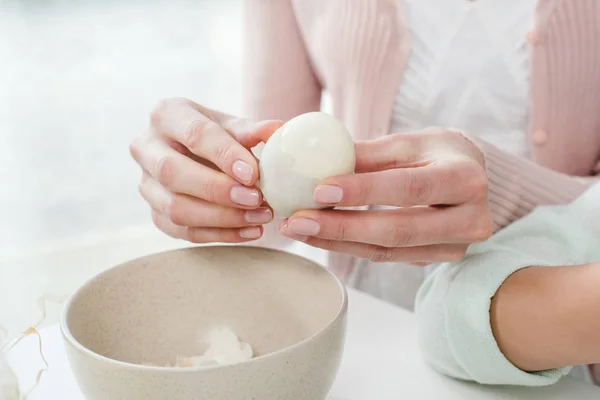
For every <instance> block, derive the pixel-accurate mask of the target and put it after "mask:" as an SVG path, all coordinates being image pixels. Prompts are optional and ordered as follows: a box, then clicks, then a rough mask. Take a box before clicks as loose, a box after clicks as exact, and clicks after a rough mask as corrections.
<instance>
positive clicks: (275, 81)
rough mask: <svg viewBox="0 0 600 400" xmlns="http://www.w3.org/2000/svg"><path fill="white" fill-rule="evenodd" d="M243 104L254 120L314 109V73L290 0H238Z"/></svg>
mask: <svg viewBox="0 0 600 400" xmlns="http://www.w3.org/2000/svg"><path fill="white" fill-rule="evenodd" d="M244 7H245V9H244V24H245V35H244V64H243V68H242V71H243V73H244V108H245V112H246V113H247V114H248V116H249V117H251V118H255V119H259V120H262V119H282V120H288V119H290V118H292V117H295V116H296V115H298V114H302V113H305V112H309V111H318V110H319V108H320V105H321V91H322V90H321V85H320V84H319V81H318V79H317V77H316V74H315V73H314V71H313V69H312V67H311V63H310V59H309V56H308V53H307V51H306V48H305V46H304V41H303V40H302V36H301V33H300V29H299V27H298V24H297V22H296V17H295V15H294V9H293V8H292V4H291V0H245V1H244Z"/></svg>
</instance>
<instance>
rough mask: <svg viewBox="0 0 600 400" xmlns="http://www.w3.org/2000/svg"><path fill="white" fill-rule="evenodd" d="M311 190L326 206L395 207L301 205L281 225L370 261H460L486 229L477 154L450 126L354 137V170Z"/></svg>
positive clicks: (489, 229) (484, 180)
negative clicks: (310, 207)
mask: <svg viewBox="0 0 600 400" xmlns="http://www.w3.org/2000/svg"><path fill="white" fill-rule="evenodd" d="M313 196H314V199H315V200H316V201H317V202H319V203H321V204H324V205H329V206H342V207H348V206H353V207H354V206H366V205H373V206H392V207H399V208H392V209H379V210H339V209H336V210H306V211H300V212H297V213H296V214H294V215H292V216H291V217H290V218H288V219H286V220H285V221H283V222H282V224H281V225H280V231H281V233H282V234H283V235H285V236H288V237H291V238H292V239H296V240H300V241H303V242H305V243H307V244H309V245H311V246H314V247H319V248H322V249H326V250H332V251H336V252H341V253H348V254H351V255H354V256H356V257H360V258H368V259H371V260H373V261H376V262H385V261H407V262H418V263H430V262H440V261H455V260H459V259H461V258H463V257H464V255H465V252H466V250H467V247H468V245H469V244H470V243H473V242H478V241H482V240H485V239H487V238H488V237H489V236H490V235H491V234H492V232H493V222H492V218H491V214H490V211H489V208H488V200H487V176H486V172H485V163H484V158H483V154H482V153H481V151H480V150H479V148H477V146H475V145H474V144H473V143H471V142H470V141H469V140H468V139H466V138H465V137H464V136H463V135H462V134H461V133H460V132H457V131H452V130H444V129H438V128H432V129H428V130H425V131H422V132H416V133H411V134H394V135H388V136H385V137H382V138H380V139H376V140H370V141H363V142H357V143H356V173H355V174H352V175H343V176H337V177H333V178H330V179H326V180H325V181H323V182H321V183H319V185H318V186H317V188H316V189H315V191H314V195H313Z"/></svg>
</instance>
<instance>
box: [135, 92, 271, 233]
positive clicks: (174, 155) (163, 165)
mask: <svg viewBox="0 0 600 400" xmlns="http://www.w3.org/2000/svg"><path fill="white" fill-rule="evenodd" d="M282 124H283V122H281V121H263V122H261V123H253V122H250V121H248V120H244V119H239V118H235V117H232V116H229V115H225V114H223V113H219V112H217V111H213V110H209V109H207V108H204V107H202V106H200V105H198V104H195V103H193V102H191V101H189V100H186V99H169V100H164V101H162V102H161V103H160V104H159V105H158V106H157V107H156V108H155V109H154V111H153V112H152V115H151V123H150V128H149V129H148V132H146V133H144V134H143V135H141V136H140V137H138V138H137V139H135V140H134V141H133V143H132V144H131V146H130V150H131V154H132V156H133V158H134V159H135V161H136V162H137V163H138V164H139V165H140V166H141V167H142V170H143V174H142V180H141V183H140V185H139V190H140V193H141V194H142V196H143V197H144V199H145V200H146V201H147V202H148V204H150V206H151V207H152V217H153V221H154V224H155V225H156V226H157V227H158V228H159V229H160V230H162V231H163V232H165V233H166V234H168V235H170V236H173V237H176V238H180V239H185V240H188V241H191V242H196V243H207V242H230V243H235V242H246V241H250V240H255V239H258V238H259V237H260V236H261V235H262V227H261V225H262V224H265V223H268V222H270V221H271V220H272V219H273V212H272V211H271V209H270V208H268V207H267V206H264V205H263V198H262V195H261V193H260V191H259V190H258V189H257V188H256V187H254V185H255V183H256V181H257V179H258V166H257V162H256V159H255V158H254V156H253V155H252V153H251V152H250V150H249V149H250V148H252V147H254V146H256V145H257V144H258V143H260V142H261V141H265V140H266V139H268V137H269V136H271V134H272V133H273V132H274V131H275V130H276V129H277V128H279V127H280V126H281V125H282Z"/></svg>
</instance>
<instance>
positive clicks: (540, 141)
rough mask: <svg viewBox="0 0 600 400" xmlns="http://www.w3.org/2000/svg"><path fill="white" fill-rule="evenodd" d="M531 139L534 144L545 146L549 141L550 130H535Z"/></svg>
mask: <svg viewBox="0 0 600 400" xmlns="http://www.w3.org/2000/svg"><path fill="white" fill-rule="evenodd" d="M531 139H532V141H533V144H535V145H537V146H543V145H545V144H546V143H548V132H546V131H545V130H543V129H538V130H537V131H535V132H533V134H532V135H531Z"/></svg>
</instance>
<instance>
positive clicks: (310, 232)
mask: <svg viewBox="0 0 600 400" xmlns="http://www.w3.org/2000/svg"><path fill="white" fill-rule="evenodd" d="M286 230H287V231H288V232H291V233H294V234H296V235H303V236H314V235H317V234H318V233H319V232H320V231H321V225H320V224H319V223H318V222H317V221H315V220H313V219H308V218H296V219H293V220H291V221H290V222H289V223H288V226H287V228H286Z"/></svg>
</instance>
